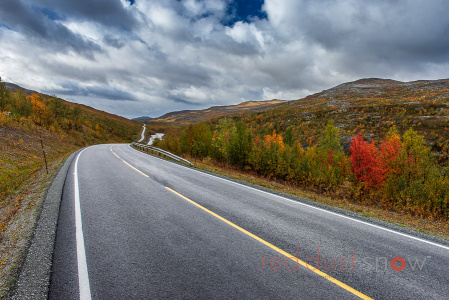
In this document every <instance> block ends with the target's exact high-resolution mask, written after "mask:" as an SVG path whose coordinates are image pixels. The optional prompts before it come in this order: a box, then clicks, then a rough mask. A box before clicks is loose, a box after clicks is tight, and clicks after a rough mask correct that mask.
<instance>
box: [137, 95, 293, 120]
mask: <svg viewBox="0 0 450 300" xmlns="http://www.w3.org/2000/svg"><path fill="white" fill-rule="evenodd" d="M285 102H286V101H283V100H267V101H247V102H243V103H240V104H237V105H229V106H212V107H210V108H208V109H202V110H182V111H175V112H170V113H167V114H165V115H163V116H161V117H158V118H154V119H151V118H148V119H144V118H138V119H139V121H151V122H162V123H179V124H192V123H199V122H203V121H207V120H210V119H214V118H218V117H222V116H228V115H239V114H248V113H255V112H262V111H266V110H269V109H272V108H275V107H277V106H279V105H281V104H283V103H285Z"/></svg>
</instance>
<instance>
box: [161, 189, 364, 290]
mask: <svg viewBox="0 0 450 300" xmlns="http://www.w3.org/2000/svg"><path fill="white" fill-rule="evenodd" d="M166 189H168V190H169V191H171V192H172V193H174V194H176V195H178V196H179V197H181V198H183V199H184V200H186V201H188V202H190V203H192V204H194V205H195V206H197V207H199V208H201V209H202V210H204V211H206V212H207V213H209V214H211V215H213V216H214V217H216V218H218V219H219V220H221V221H223V222H225V223H227V224H228V225H230V226H232V227H234V228H236V229H237V230H239V231H241V232H243V233H245V234H246V235H248V236H250V237H252V238H253V239H255V240H257V241H258V242H260V243H262V244H264V245H266V246H268V247H270V248H272V249H273V250H275V251H277V252H278V253H280V254H282V255H284V256H286V257H287V258H289V259H292V260H294V261H296V262H297V263H298V264H299V265H301V266H303V267H305V268H307V269H308V270H310V271H313V272H314V273H316V274H317V275H320V276H322V277H323V278H325V279H327V280H329V281H331V282H332V283H334V284H336V285H338V286H340V287H341V288H343V289H345V290H346V291H349V292H350V293H352V294H353V295H355V296H358V297H359V298H361V299H372V298H370V297H368V296H366V295H365V294H363V293H361V292H360V291H357V290H355V289H354V288H352V287H350V286H348V285H346V284H345V283H343V282H341V281H339V280H337V279H336V278H334V277H331V276H330V275H328V274H326V273H324V272H322V271H320V270H319V269H317V268H315V267H313V266H311V265H309V264H307V263H306V262H304V261H302V260H300V259H298V258H297V257H295V256H294V255H291V254H289V253H287V252H286V251H284V250H281V249H280V248H278V247H277V246H274V245H272V244H271V243H269V242H267V241H266V240H263V239H262V238H260V237H259V236H256V235H254V234H253V233H251V232H249V231H247V230H245V229H244V228H242V227H240V226H238V225H236V224H234V223H233V222H230V221H228V220H227V219H225V218H224V217H221V216H219V215H218V214H216V213H214V212H212V211H210V210H209V209H207V208H206V207H203V206H201V205H200V204H198V203H197V202H194V201H192V200H191V199H189V198H187V197H185V196H183V195H181V194H180V193H178V192H176V191H174V190H172V189H171V188H169V187H166Z"/></svg>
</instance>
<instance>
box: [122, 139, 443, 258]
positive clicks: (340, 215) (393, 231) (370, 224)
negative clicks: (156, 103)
mask: <svg viewBox="0 0 450 300" xmlns="http://www.w3.org/2000/svg"><path fill="white" fill-rule="evenodd" d="M130 148H131V149H133V150H136V149H134V148H133V147H131V146H130ZM136 151H138V150H136ZM138 152H141V151H138ZM154 158H157V159H160V160H163V161H167V162H170V163H172V164H175V165H178V166H180V164H176V163H174V162H171V161H168V160H164V159H162V158H159V157H156V156H154ZM182 166H183V167H187V166H184V165H182ZM189 169H191V170H193V171H196V172H198V173H201V174H204V175H207V176H211V177H214V178H218V179H221V180H224V181H226V182H231V183H234V184H237V185H240V186H243V187H247V188H250V189H252V190H255V191H258V192H261V193H265V194H268V195H271V196H276V197H278V198H281V199H284V200H288V201H291V202H294V203H297V204H300V205H304V206H307V207H310V208H314V209H317V210H320V211H323V212H327V213H329V214H333V215H336V216H339V217H342V218H345V219H349V220H353V221H355V222H358V223H362V224H366V225H368V226H372V227H375V228H378V229H382V230H385V231H388V232H391V233H395V234H398V235H401V236H404V237H408V238H411V239H414V240H417V241H421V242H424V243H427V244H430V245H433V246H437V247H441V248H444V249H447V250H449V247H448V246H444V245H441V244H437V243H434V242H431V241H427V240H424V239H422V238H418V237H415V236H412V235H409V234H406V233H403V232H398V231H395V230H392V229H389V228H385V227H382V226H379V225H376V224H372V223H368V222H365V221H362V220H358V219H355V218H352V217H349V216H345V215H342V214H339V213H336V212H332V211H329V210H326V209H323V208H320V207H317V206H314V205H310V204H307V203H303V202H301V201H296V200H293V199H289V198H286V197H283V196H280V195H277V194H273V193H270V192H267V191H263V190H260V189H257V188H254V187H251V186H248V185H245V184H242V183H239V182H235V181H232V180H229V179H225V178H222V177H219V176H215V175H212V174H208V173H205V172H202V171H199V170H196V169H193V168H189Z"/></svg>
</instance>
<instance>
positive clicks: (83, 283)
mask: <svg viewBox="0 0 450 300" xmlns="http://www.w3.org/2000/svg"><path fill="white" fill-rule="evenodd" d="M83 151H84V150H82V151H81V152H80V153H79V154H78V156H77V159H76V161H75V171H74V173H73V175H74V190H75V227H76V240H77V262H78V286H79V290H80V299H81V300H90V299H91V288H90V286H89V275H88V269H87V262H86V250H85V248H84V238H83V228H82V223H81V205H80V191H79V189H78V159H79V158H80V155H81V153H83Z"/></svg>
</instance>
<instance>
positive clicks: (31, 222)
mask: <svg viewBox="0 0 450 300" xmlns="http://www.w3.org/2000/svg"><path fill="white" fill-rule="evenodd" d="M65 158H66V156H61V157H60V158H58V159H55V160H52V161H51V162H50V164H49V173H48V174H47V172H46V170H45V168H42V166H41V168H39V169H37V170H34V169H33V172H32V173H31V174H30V175H29V176H28V177H27V178H26V179H25V180H23V181H22V184H21V185H20V187H19V188H17V189H16V190H15V192H14V193H12V194H11V195H9V196H8V197H7V199H5V200H6V203H7V205H5V203H4V205H3V206H2V208H1V210H0V211H1V214H2V216H5V213H6V216H7V218H6V219H5V218H2V219H3V220H2V222H3V225H4V226H3V229H2V230H1V233H2V235H1V239H0V297H1V298H2V299H4V298H5V299H7V297H8V296H10V295H9V294H10V292H11V291H12V289H13V288H14V286H15V284H16V281H17V278H18V275H19V272H20V266H21V264H22V261H23V259H24V258H25V255H26V249H27V247H28V246H29V243H30V240H31V238H32V235H33V230H34V227H35V224H36V221H37V219H38V217H39V212H40V209H41V206H42V204H43V201H44V198H45V194H46V191H47V189H48V187H49V186H50V184H51V182H52V180H53V177H54V176H55V174H56V173H57V171H58V170H59V167H60V166H61V164H62V162H64V160H65Z"/></svg>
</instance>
